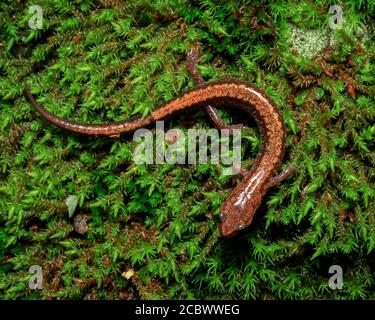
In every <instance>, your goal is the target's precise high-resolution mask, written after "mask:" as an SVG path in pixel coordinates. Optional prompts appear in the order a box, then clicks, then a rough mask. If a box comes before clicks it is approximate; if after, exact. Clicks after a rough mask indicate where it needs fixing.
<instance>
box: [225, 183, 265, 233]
mask: <svg viewBox="0 0 375 320" xmlns="http://www.w3.org/2000/svg"><path fill="white" fill-rule="evenodd" d="M260 180H261V179H259V180H258V179H252V178H249V179H246V181H244V182H242V183H240V184H239V185H238V186H237V187H236V188H234V190H233V192H232V193H231V194H230V195H229V197H228V198H227V199H226V200H225V202H224V203H223V205H222V206H221V213H220V220H221V225H220V231H221V234H222V236H223V237H227V238H229V237H233V236H234V235H236V234H237V233H238V231H240V230H243V229H245V228H246V227H248V226H249V225H250V224H251V222H252V221H253V217H254V215H255V213H256V211H257V209H258V207H259V206H260V204H261V202H262V197H263V195H264V193H265V190H264V183H263V181H262V183H261V181H260Z"/></svg>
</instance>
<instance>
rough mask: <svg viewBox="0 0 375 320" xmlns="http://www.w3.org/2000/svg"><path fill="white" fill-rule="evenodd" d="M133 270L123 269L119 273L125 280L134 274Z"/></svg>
mask: <svg viewBox="0 0 375 320" xmlns="http://www.w3.org/2000/svg"><path fill="white" fill-rule="evenodd" d="M134 274H135V272H134V270H133V269H129V270H127V271H124V272H123V273H121V275H122V276H123V277H124V278H125V279H126V280H129V279H131V278H132V277H133V276H134Z"/></svg>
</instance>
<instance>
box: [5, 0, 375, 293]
mask: <svg viewBox="0 0 375 320" xmlns="http://www.w3.org/2000/svg"><path fill="white" fill-rule="evenodd" d="M33 4H38V5H40V6H41V7H42V8H43V10H44V18H45V20H44V24H43V29H42V30H31V29H30V28H29V27H28V19H29V18H30V16H31V14H30V13H28V6H29V5H31V2H27V3H26V4H25V3H24V1H3V2H2V3H1V4H0V8H1V11H0V50H1V55H0V88H1V90H0V129H1V131H0V274H1V276H0V297H1V298H2V299H16V298H19V299H36V298H43V299H46V298H70V299H98V298H102V299H116V298H118V297H122V298H130V299H134V298H144V299H156V298H162V299H172V298H175V299H183V298H185V299H186V298H206V299H208V298H218V299H222V298H229V299H232V298H233V299H297V298H299V299H301V298H304V299H314V298H319V299H327V298H332V299H362V298H369V299H371V298H372V299H373V298H374V297H375V296H374V292H375V290H374V278H373V274H374V269H373V266H374V250H375V219H374V218H375V217H374V206H373V204H374V189H375V188H374V184H373V181H374V175H375V171H374V163H375V158H374V154H375V153H374V152H373V151H374V134H375V127H374V125H373V122H371V121H372V120H373V115H374V104H375V97H374V92H375V91H374V90H375V86H374V80H375V60H374V59H375V58H374V48H375V46H374V33H373V32H372V31H371V30H373V21H374V16H375V12H374V11H375V10H374V9H375V3H374V1H355V0H352V1H349V0H347V1H342V7H343V12H344V16H345V24H344V28H343V29H342V30H336V31H335V32H334V33H333V35H332V36H333V37H334V39H335V41H336V45H335V46H334V48H333V49H332V50H330V49H329V48H324V47H323V45H322V44H323V43H325V38H324V37H322V38H320V37H319V38H316V39H317V40H318V42H319V41H320V43H321V46H318V45H314V46H313V47H311V45H310V49H309V48H307V49H303V48H302V44H299V43H298V45H297V48H296V49H297V52H294V50H292V48H293V46H292V45H291V44H290V42H289V41H290V35H291V34H293V32H295V31H293V30H316V32H319V30H326V28H327V24H328V21H329V18H330V17H331V15H330V14H329V13H328V9H329V6H330V5H331V4H332V3H331V1H325V0H320V1H315V2H311V1H308V0H306V1H301V2H295V1H272V2H271V3H270V4H268V3H267V2H264V1H260V0H259V1H251V2H248V1H229V2H228V1H208V0H204V1H184V0H178V1H176V0H175V1H174V0H168V1H166V0H163V1H151V0H135V1H131V2H128V1H121V0H113V1H101V0H98V1H88V0H85V1H61V0H60V1H51V0H48V1H47V0H40V1H35V2H33ZM360 26H366V28H368V30H370V31H368V32H367V33H366V32H365V34H366V36H365V37H360V36H358V35H357V34H356V33H355V32H352V31H351V30H358V28H359V27H360ZM322 32H323V33H324V32H325V31H322ZM307 38H308V39H311V37H307ZM196 40H199V41H200V42H201V44H202V45H201V51H202V61H201V62H200V65H199V70H200V72H201V74H202V76H203V77H204V80H205V81H209V80H215V79H220V78H228V77H234V78H238V79H241V80H244V81H248V82H250V83H254V84H256V85H257V86H259V87H261V88H263V89H265V90H266V91H267V92H268V93H269V94H270V95H271V96H272V97H273V99H274V100H275V102H276V104H277V105H278V107H279V109H280V110H281V112H282V114H283V117H284V120H285V123H286V127H287V135H288V138H287V150H286V154H285V158H284V161H283V165H282V167H285V166H287V165H289V164H292V165H294V166H296V167H297V173H295V174H294V175H293V176H292V177H291V178H289V179H288V180H286V181H285V182H283V183H282V184H280V185H279V186H277V187H275V188H273V189H272V190H270V192H269V193H268V194H267V196H266V197H265V198H264V201H263V205H262V206H261V207H260V208H259V210H258V212H257V215H256V217H255V220H254V221H253V224H252V225H251V227H250V228H248V229H246V230H245V231H244V232H243V233H242V234H241V235H239V236H238V237H236V238H233V239H229V240H228V239H222V238H221V237H220V236H219V232H218V228H217V226H218V214H219V209H220V205H221V203H222V201H223V200H224V199H225V197H226V196H227V195H228V194H229V192H230V190H232V189H233V187H234V185H235V184H236V181H234V179H231V178H229V177H226V178H225V177H224V178H220V179H218V176H219V175H220V168H219V167H218V166H215V165H204V166H188V165H186V166H182V165H180V166H171V165H168V164H166V165H149V166H146V165H142V166H135V165H134V163H133V161H132V152H133V150H134V147H135V145H134V143H133V142H132V141H131V137H123V138H120V139H109V138H100V137H99V138H87V137H82V136H79V135H75V134H71V133H67V132H65V131H63V130H61V129H58V128H56V127H54V126H52V125H50V124H49V123H47V122H46V121H44V120H42V119H41V118H40V116H39V115H38V114H37V113H36V112H35V110H34V109H33V107H32V106H31V105H30V103H29V102H28V101H27V100H26V99H25V98H24V96H23V94H22V92H23V85H24V82H25V81H26V80H27V81H28V82H29V83H31V84H32V87H33V92H34V93H35V94H36V95H38V101H40V102H41V103H42V104H43V105H45V106H46V108H47V109H48V110H49V111H51V112H53V113H54V114H56V115H59V116H61V117H66V118H69V119H74V120H81V121H85V122H91V123H102V122H108V121H117V120H124V119H128V118H129V117H131V116H134V115H141V116H145V115H147V114H149V113H150V112H152V110H155V108H157V107H158V106H159V105H160V104H162V103H163V102H165V101H167V100H168V99H171V98H173V97H175V96H176V95H177V94H178V93H180V92H183V91H184V90H187V89H189V88H192V87H194V83H193V80H192V79H191V77H190V75H189V74H188V72H187V70H186V63H185V61H186V54H187V52H188V50H189V47H190V45H191V44H192V43H193V42H194V41H196ZM315 43H316V42H315ZM318 49H319V52H320V54H319V55H318V56H314V57H312V56H313V55H312V54H311V52H312V51H313V50H318ZM320 49H323V50H320ZM309 52H310V53H309ZM222 114H223V116H224V118H225V120H226V122H237V121H238V117H237V115H236V114H232V113H229V112H227V111H223V113H222ZM211 125H212V124H211V122H209V120H208V118H207V116H206V115H205V114H204V113H203V112H198V113H196V114H194V115H190V114H189V115H183V116H181V117H177V118H174V119H171V120H170V121H169V122H168V124H167V126H168V128H169V127H170V128H172V127H178V128H181V129H182V130H184V131H186V130H187V129H188V128H190V127H192V126H193V127H194V128H207V127H209V126H211ZM243 134H244V136H246V139H243V140H244V141H243V157H244V159H245V164H247V165H251V160H252V159H254V158H255V156H256V153H257V151H258V150H259V137H258V136H257V135H256V128H255V127H254V126H252V125H250V129H249V130H245V132H244V133H243ZM69 197H70V198H69ZM68 198H69V199H78V204H77V207H76V208H75V210H74V216H77V215H81V217H85V219H86V217H87V218H88V220H87V226H88V231H87V232H86V233H84V234H79V233H77V232H76V231H74V217H73V216H72V217H70V216H69V212H68V207H67V204H66V201H67V199H68ZM71 210H72V209H71ZM71 213H72V212H71ZM84 229H85V228H84ZM335 264H339V265H341V266H342V267H343V270H344V288H343V289H342V290H331V289H330V288H329V287H328V277H329V275H328V269H329V266H331V265H335ZM32 265H40V266H42V268H43V272H44V279H45V287H44V289H43V290H37V291H33V290H31V289H29V287H28V279H29V278H30V274H29V273H28V270H29V267H30V266H32Z"/></svg>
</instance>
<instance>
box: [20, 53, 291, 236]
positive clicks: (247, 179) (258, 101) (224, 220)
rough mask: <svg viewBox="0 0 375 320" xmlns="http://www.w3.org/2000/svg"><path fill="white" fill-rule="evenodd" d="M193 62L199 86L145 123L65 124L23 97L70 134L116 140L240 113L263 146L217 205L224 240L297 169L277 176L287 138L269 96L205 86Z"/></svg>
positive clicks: (241, 85)
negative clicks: (201, 113)
mask: <svg viewBox="0 0 375 320" xmlns="http://www.w3.org/2000/svg"><path fill="white" fill-rule="evenodd" d="M197 60H198V55H197V53H196V48H193V49H192V51H191V52H190V56H189V57H188V69H189V71H190V73H191V74H192V75H193V77H194V80H195V82H196V84H197V86H196V87H195V88H193V89H191V90H189V91H186V92H184V93H182V94H180V95H178V96H177V97H175V98H174V99H172V100H170V101H168V102H166V103H164V104H163V105H161V106H160V107H158V108H157V109H156V110H155V111H153V112H152V113H151V114H150V115H149V116H147V117H145V118H143V119H141V118H139V119H134V120H129V121H119V122H112V123H108V124H86V123H81V122H74V121H69V120H66V119H62V118H60V117H57V116H55V115H53V114H52V113H50V112H49V111H47V110H46V109H45V108H44V107H42V106H41V105H40V104H38V102H37V101H36V100H35V98H34V97H33V95H32V94H31V90H30V88H29V86H26V87H25V94H26V96H27V97H28V99H29V100H30V102H31V104H32V105H33V106H34V107H35V108H36V109H37V111H38V112H39V113H40V115H41V116H42V117H44V118H45V119H46V120H48V121H49V122H51V123H53V124H54V125H56V126H58V127H61V128H63V129H66V130H69V131H71V132H75V133H80V134H85V135H92V136H119V135H121V134H124V133H128V132H133V131H135V130H137V129H139V128H142V127H145V126H148V125H150V124H152V123H154V122H156V121H161V120H164V119H166V118H167V117H170V116H174V115H176V114H177V113H179V112H191V111H192V110H194V109H196V108H204V109H205V110H206V111H207V113H208V115H209V116H210V117H211V119H212V120H213V122H214V123H215V125H216V126H217V127H219V128H230V127H229V126H226V125H225V124H224V122H223V121H222V119H221V118H220V116H219V115H218V113H217V110H216V108H220V107H225V108H236V109H241V110H243V111H244V112H245V113H247V114H248V116H249V117H253V118H254V119H255V120H256V123H257V126H258V127H259V131H260V135H261V141H262V142H261V147H260V151H259V153H258V155H257V158H256V160H255V162H254V164H253V165H252V167H251V169H250V170H246V169H244V168H241V169H240V174H241V175H242V176H243V180H242V182H241V183H239V184H238V185H237V186H236V187H235V188H234V189H233V191H232V192H231V193H230V195H229V196H228V197H227V198H226V200H225V201H224V203H223V204H222V206H221V211H220V212H221V213H220V220H221V223H220V232H221V234H222V236H224V237H231V236H234V235H235V234H237V232H238V231H239V230H242V229H244V228H246V227H247V226H249V225H250V224H251V222H252V220H253V217H254V215H255V213H256V210H257V209H258V207H259V206H260V204H261V202H262V198H263V196H264V195H265V193H266V192H267V191H268V189H269V188H271V187H272V186H274V185H276V184H277V183H279V182H281V181H282V180H284V179H285V178H286V177H287V176H289V175H290V174H291V173H292V172H294V171H295V169H294V168H293V167H288V168H287V169H286V170H284V171H283V172H282V173H280V174H278V175H277V171H278V168H279V166H280V164H281V161H282V159H283V156H284V151H285V138H286V133H285V125H284V121H283V118H282V116H281V114H280V112H279V111H278V109H277V107H276V105H275V103H274V102H273V101H272V99H271V98H270V96H269V95H268V94H267V93H266V92H264V91H263V90H261V89H259V88H257V87H255V86H253V85H251V84H249V83H246V82H242V81H237V80H219V81H214V82H210V83H203V81H202V79H201V78H200V76H199V74H198V72H197V70H196V66H195V65H196V61H197Z"/></svg>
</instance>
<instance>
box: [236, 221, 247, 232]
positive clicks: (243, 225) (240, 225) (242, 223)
mask: <svg viewBox="0 0 375 320" xmlns="http://www.w3.org/2000/svg"><path fill="white" fill-rule="evenodd" d="M244 228H245V223H244V222H243V221H242V220H240V221H239V222H238V223H237V225H236V229H237V230H242V229H244Z"/></svg>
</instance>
